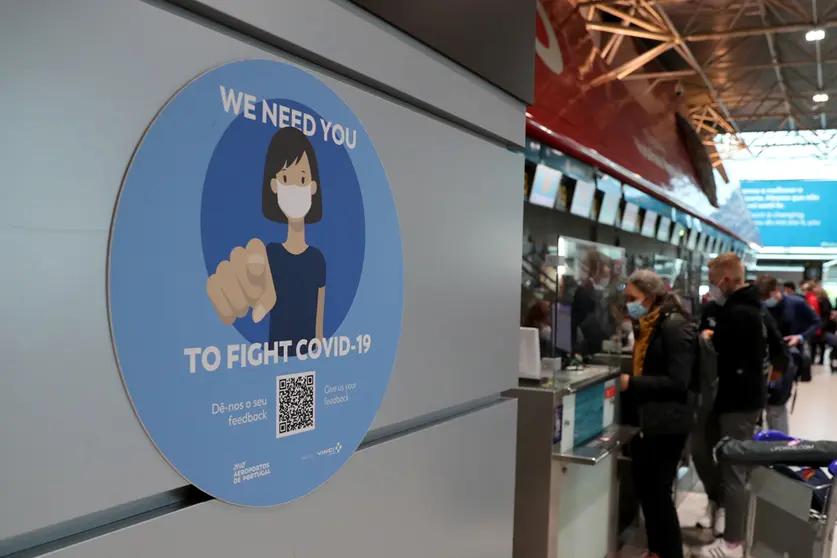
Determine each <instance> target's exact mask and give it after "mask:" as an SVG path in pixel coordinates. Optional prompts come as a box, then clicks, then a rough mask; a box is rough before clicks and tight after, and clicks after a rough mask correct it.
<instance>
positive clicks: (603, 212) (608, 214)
mask: <svg viewBox="0 0 837 558" xmlns="http://www.w3.org/2000/svg"><path fill="white" fill-rule="evenodd" d="M621 199H622V197H621V196H620V195H619V194H611V193H605V195H604V200H602V207H601V209H600V210H599V223H602V224H603V225H610V226H613V225H614V224H615V223H616V215H617V214H618V213H619V202H620V201H621Z"/></svg>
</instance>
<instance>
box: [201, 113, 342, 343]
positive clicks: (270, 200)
mask: <svg viewBox="0 0 837 558" xmlns="http://www.w3.org/2000/svg"><path fill="white" fill-rule="evenodd" d="M262 213H263V215H264V216H265V218H267V219H268V220H270V221H274V222H276V223H287V225H288V236H287V239H286V240H285V242H282V243H269V244H267V245H265V244H264V243H263V242H262V241H261V240H260V239H258V238H254V239H252V240H250V242H248V243H247V246H246V247H240V246H239V247H237V248H235V249H233V251H232V252H231V253H230V258H229V260H224V261H222V262H221V263H220V264H218V268H217V269H216V271H215V273H214V274H212V275H211V276H210V277H209V279H208V280H207V283H206V292H207V294H208V295H209V299H210V300H211V301H212V305H213V306H214V307H215V311H216V312H217V313H218V317H219V318H220V319H221V321H222V322H223V323H224V324H227V325H230V324H232V323H233V322H235V320H236V319H238V318H241V317H244V316H245V315H246V314H247V312H248V311H249V310H250V309H251V308H252V310H253V313H252V317H253V321H254V322H260V321H261V320H263V319H264V317H265V316H267V315H269V320H270V321H269V329H270V334H269V340H270V341H271V342H275V341H291V342H292V345H291V347H289V349H288V354H289V355H290V356H293V355H295V354H296V347H297V344H298V343H299V341H302V340H310V339H314V338H315V337H316V338H322V337H323V312H324V305H325V285H326V263H325V258H324V257H323V254H322V252H320V251H319V250H318V249H317V248H315V247H314V246H309V245H308V244H307V243H306V242H305V225H306V224H309V223H316V222H318V221H320V219H322V215H323V205H322V190H321V187H320V173H319V169H318V168H317V156H316V154H315V153H314V147H313V146H312V145H311V142H310V141H309V140H308V138H307V137H306V136H305V134H303V133H302V131H300V130H298V129H296V128H290V127H288V128H282V129H280V130H279V131H278V132H276V134H275V135H274V136H273V139H272V140H271V141H270V145H269V146H268V148H267V156H266V157H265V165H264V179H263V184H262Z"/></svg>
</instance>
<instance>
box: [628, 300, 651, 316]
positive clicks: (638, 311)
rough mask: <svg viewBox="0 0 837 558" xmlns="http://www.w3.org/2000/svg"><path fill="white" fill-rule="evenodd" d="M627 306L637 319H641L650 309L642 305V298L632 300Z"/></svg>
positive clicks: (629, 313)
mask: <svg viewBox="0 0 837 558" xmlns="http://www.w3.org/2000/svg"><path fill="white" fill-rule="evenodd" d="M626 308H627V310H628V315H629V316H630V317H631V318H633V319H635V320H638V319H640V318H641V317H643V316H644V315H645V314H647V313H648V310H646V309H645V306H643V305H642V301H641V300H632V301H631V302H629V303H628V304H627V305H626Z"/></svg>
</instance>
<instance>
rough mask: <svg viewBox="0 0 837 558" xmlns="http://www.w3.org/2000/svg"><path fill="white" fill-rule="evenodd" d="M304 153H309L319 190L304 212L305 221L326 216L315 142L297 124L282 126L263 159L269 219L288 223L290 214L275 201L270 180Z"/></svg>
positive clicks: (265, 212)
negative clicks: (298, 128)
mask: <svg viewBox="0 0 837 558" xmlns="http://www.w3.org/2000/svg"><path fill="white" fill-rule="evenodd" d="M303 155H307V156H308V164H309V165H310V166H311V180H313V181H314V182H316V183H317V191H316V192H315V193H314V196H313V197H312V198H311V210H310V211H309V212H308V215H306V216H305V222H306V223H316V222H318V221H319V220H320V219H322V218H323V185H322V184H321V183H320V169H319V167H318V166H317V154H316V153H314V146H313V145H311V142H310V141H309V140H308V138H307V137H306V136H305V134H303V133H302V131H301V130H297V129H296V128H291V127H287V128H280V129H279V131H278V132H276V134H274V135H273V139H271V140H270V145H269V146H268V147H267V155H266V156H265V161H264V180H263V183H262V214H263V215H264V216H265V218H266V219H269V220H271V221H275V222H277V223H287V222H288V218H287V217H286V216H285V214H284V213H283V212H282V210H281V209H279V204H278V203H277V202H276V194H274V193H273V190H272V189H271V188H270V181H271V180H272V179H274V178H276V174H277V173H278V172H279V171H281V170H282V169H286V168H288V167H289V166H291V165H293V164H294V163H296V162H297V161H299V160H300V159H302V156H303Z"/></svg>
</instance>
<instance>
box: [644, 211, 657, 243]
mask: <svg viewBox="0 0 837 558" xmlns="http://www.w3.org/2000/svg"><path fill="white" fill-rule="evenodd" d="M657 217H658V215H657V214H656V213H654V212H653V211H651V210H646V211H645V219H643V221H642V236H647V237H648V238H654V233H655V232H656V231H657V229H656V227H657Z"/></svg>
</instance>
